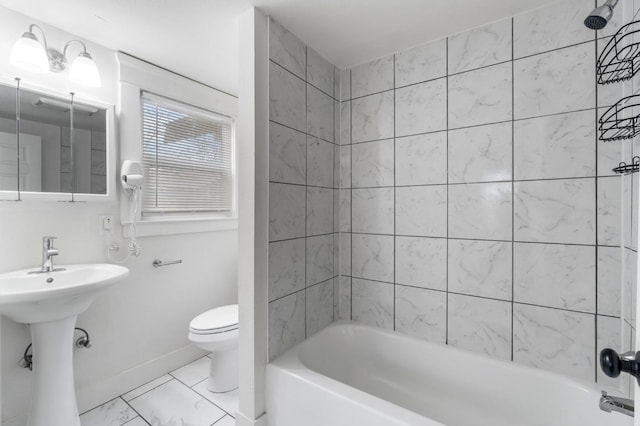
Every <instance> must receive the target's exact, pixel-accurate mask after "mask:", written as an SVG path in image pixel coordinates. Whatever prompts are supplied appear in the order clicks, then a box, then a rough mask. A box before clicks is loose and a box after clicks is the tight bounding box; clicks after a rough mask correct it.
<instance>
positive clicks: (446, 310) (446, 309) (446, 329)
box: [444, 37, 450, 345]
mask: <svg viewBox="0 0 640 426" xmlns="http://www.w3.org/2000/svg"><path fill="white" fill-rule="evenodd" d="M444 49H445V73H446V80H445V96H446V109H447V111H446V117H445V120H446V122H445V126H446V128H447V130H446V132H447V133H446V135H445V143H446V147H445V151H446V152H445V156H446V167H447V169H446V173H445V175H446V180H447V187H446V197H447V213H446V214H447V217H446V221H447V223H446V227H447V229H446V253H445V256H446V261H445V286H446V290H447V292H446V294H445V307H444V315H445V319H444V321H445V325H444V343H445V344H446V345H448V344H449V203H450V200H449V77H450V76H449V37H447V38H446V39H445V48H444Z"/></svg>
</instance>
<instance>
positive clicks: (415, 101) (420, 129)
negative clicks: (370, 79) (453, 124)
mask: <svg viewBox="0 0 640 426" xmlns="http://www.w3.org/2000/svg"><path fill="white" fill-rule="evenodd" d="M446 128H447V80H446V79H445V78H440V79H438V80H432V81H427V82H425V83H420V84H414V85H412V86H407V87H403V88H400V89H397V90H396V103H395V129H396V135H397V136H407V135H415V134H418V133H427V132H437V131H441V130H446Z"/></svg>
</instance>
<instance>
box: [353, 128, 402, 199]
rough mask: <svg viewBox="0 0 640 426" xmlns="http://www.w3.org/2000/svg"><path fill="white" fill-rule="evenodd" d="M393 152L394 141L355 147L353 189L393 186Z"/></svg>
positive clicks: (369, 143)
mask: <svg viewBox="0 0 640 426" xmlns="http://www.w3.org/2000/svg"><path fill="white" fill-rule="evenodd" d="M393 151H394V142H393V139H386V140H382V141H376V142H367V143H361V144H356V145H353V147H352V151H351V159H352V179H353V180H352V182H353V188H366V187H375V186H393V181H394V178H393V176H394V164H393V163H394V158H393Z"/></svg>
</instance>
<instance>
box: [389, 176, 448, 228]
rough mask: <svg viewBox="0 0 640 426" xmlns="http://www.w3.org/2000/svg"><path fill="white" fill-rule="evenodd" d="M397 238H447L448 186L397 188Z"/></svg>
mask: <svg viewBox="0 0 640 426" xmlns="http://www.w3.org/2000/svg"><path fill="white" fill-rule="evenodd" d="M395 232H396V234H397V235H411V236H422V237H446V236H447V187H446V185H433V186H410V187H398V188H396V228H395Z"/></svg>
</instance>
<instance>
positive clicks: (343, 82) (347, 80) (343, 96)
mask: <svg viewBox="0 0 640 426" xmlns="http://www.w3.org/2000/svg"><path fill="white" fill-rule="evenodd" d="M349 99H351V70H342V71H340V101H347V100H349Z"/></svg>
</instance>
